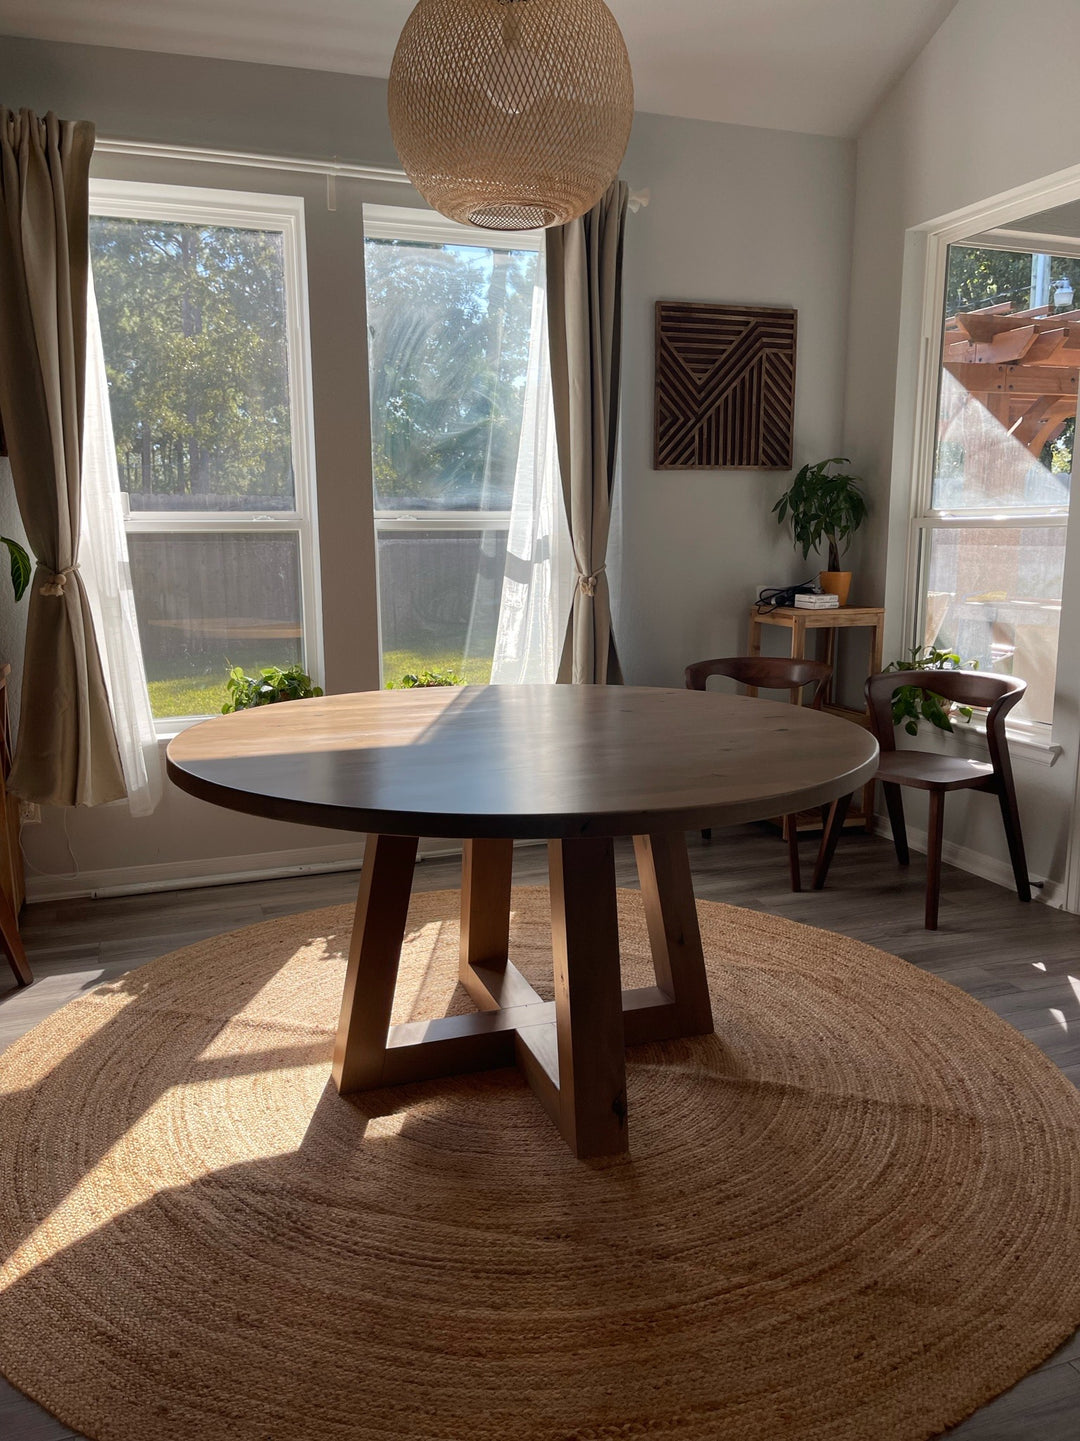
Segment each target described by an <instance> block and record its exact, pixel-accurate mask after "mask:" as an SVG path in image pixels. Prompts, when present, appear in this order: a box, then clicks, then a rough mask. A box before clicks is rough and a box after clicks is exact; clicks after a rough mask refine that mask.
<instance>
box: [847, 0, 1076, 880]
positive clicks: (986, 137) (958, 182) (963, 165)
mask: <svg viewBox="0 0 1080 1441" xmlns="http://www.w3.org/2000/svg"><path fill="white" fill-rule="evenodd" d="M1033 36H1035V37H1046V41H1047V43H1048V44H1050V45H1051V46H1052V49H1053V52H1054V53H1055V54H1057V55H1062V56H1064V55H1071V54H1073V53H1075V52H1076V50H1077V47H1078V46H1080V7H1078V6H1077V5H1076V0H1031V3H1029V4H1027V5H1024V6H1017V5H1015V4H1012V3H1009V0H960V3H959V4H958V5H957V7H956V9H955V10H954V11H953V13H952V14H951V15H950V16H949V18H948V19H947V20H946V21H945V23H944V24H943V25H942V27H941V29H940V30H939V31H938V32H937V34H936V35H935V36H934V37H933V39H932V40H931V41H930V43H929V44H928V45H927V47H926V48H925V50H924V51H923V52H922V54H921V55H920V56H919V57H918V59H917V60H916V61H915V62H914V64H913V65H912V66H911V67H910V68H909V70H908V71H907V73H906V74H905V75H904V76H903V77H902V79H901V80H900V81H899V83H898V84H897V85H896V86H895V87H894V89H893V90H892V92H891V93H890V94H889V95H888V96H887V97H886V98H885V100H884V102H883V103H882V105H881V106H880V107H879V109H878V111H877V113H876V114H875V115H874V116H873V117H872V118H871V120H870V121H869V122H868V123H867V125H866V126H865V127H864V129H863V131H862V133H861V134H860V136H859V141H858V162H857V171H856V205H855V246H854V258H853V266H852V292H851V324H850V337H849V350H848V386H847V405H846V424H845V430H844V450H845V453H848V454H850V455H851V456H852V457H853V459H854V460H855V462H856V463H857V465H858V466H859V467H860V468H861V470H862V473H863V474H865V475H866V476H867V477H868V478H869V480H870V483H871V486H872V491H873V501H874V509H873V515H872V519H871V522H870V524H869V525H868V527H867V529H866V532H865V536H864V540H863V544H862V545H861V546H860V548H859V550H858V551H857V552H856V553H855V559H856V563H857V564H859V563H861V566H862V569H863V570H864V572H865V575H866V579H867V583H868V585H869V588H870V590H871V591H872V592H876V593H878V594H881V595H883V596H884V598H885V603H886V605H887V606H888V609H889V647H890V650H891V651H892V653H893V654H898V653H899V650H900V647H901V645H902V644H904V643H905V639H904V637H903V635H902V633H901V618H902V615H903V612H904V604H905V600H906V596H905V584H906V583H905V556H906V545H907V532H908V515H909V503H910V493H911V492H910V485H911V431H912V419H913V415H914V407H915V394H914V386H913V379H914V366H913V364H912V363H911V357H912V356H914V355H915V354H917V351H918V346H919V343H920V339H919V336H920V328H919V327H920V305H919V299H920V295H919V291H920V288H921V278H922V273H923V271H922V264H921V254H922V249H921V243H920V238H919V236H918V235H917V234H916V233H914V232H913V229H912V228H913V227H918V226H924V225H927V224H928V223H929V222H931V221H935V220H937V219H939V218H942V217H947V216H954V215H955V214H956V212H959V211H962V210H963V209H964V208H965V207H967V206H972V205H976V204H978V203H980V202H984V201H987V200H989V199H992V198H994V197H996V196H1000V195H1003V194H1005V193H1006V192H1008V191H1010V190H1013V189H1015V188H1018V187H1021V186H1024V185H1028V184H1031V183H1032V182H1035V181H1038V180H1039V179H1041V178H1042V177H1048V176H1052V175H1054V174H1055V173H1056V172H1058V171H1062V170H1065V169H1067V168H1069V167H1075V166H1077V165H1078V164H1080V142H1078V139H1077V137H1078V136H1080V87H1077V86H1075V85H1070V84H1066V83H1062V84H1058V83H1046V84H1039V83H1034V82H1033V81H1032V76H1031V73H1030V71H1029V70H1028V69H1027V68H1026V67H1025V63H1024V61H1023V59H1022V57H1023V56H1025V55H1028V54H1030V53H1031V45H1032V37H1033ZM1051 37H1052V38H1051ZM1040 43H1041V42H1040ZM1018 84H1019V85H1020V86H1021V89H1022V92H1023V102H1022V111H1023V122H1022V123H1018V119H1017V111H1016V107H1015V106H1013V105H1010V104H1009V103H1007V102H1006V101H1005V100H1004V97H1005V96H1006V95H1008V94H1010V93H1013V92H1015V90H1016V87H1017V85H1018ZM1044 208H1046V207H1045V202H1044V203H1043V204H1039V205H1032V206H1031V209H1032V210H1041V209H1044ZM1014 223H1017V224H1019V222H1014ZM975 228H976V227H974V226H973V229H975ZM905 280H906V282H907V292H906V294H905ZM898 357H900V358H901V359H903V362H904V363H903V364H900V362H899V360H898ZM1074 530H1075V527H1074ZM1078 558H1080V557H1078V556H1077V547H1076V545H1073V546H1072V563H1071V565H1070V566H1069V568H1068V570H1067V573H1066V604H1065V606H1064V608H1063V622H1062V633H1061V649H1060V653H1059V664H1058V693H1057V699H1056V705H1055V724H1054V739H1055V740H1056V741H1057V742H1059V743H1060V744H1062V745H1063V746H1064V747H1065V753H1064V755H1063V756H1062V757H1061V758H1060V759H1059V760H1058V761H1057V763H1056V764H1055V765H1054V766H1053V767H1052V768H1049V767H1047V766H1046V765H1040V764H1036V763H1034V762H1033V761H1031V760H1025V759H1021V760H1019V761H1018V762H1017V767H1016V769H1017V780H1018V785H1019V788H1020V800H1021V811H1022V815H1023V819H1024V823H1025V832H1026V839H1027V842H1028V850H1029V862H1030V866H1031V870H1032V872H1033V874H1036V875H1039V876H1043V877H1047V878H1049V879H1050V881H1051V882H1053V883H1055V885H1057V886H1060V885H1062V884H1063V883H1064V881H1065V879H1066V871H1067V866H1068V853H1069V849H1070V845H1071V841H1072V830H1073V798H1074V791H1075V783H1076V756H1077V741H1078V737H1080V728H1078V718H1080V627H1078V625H1077V620H1078V618H1080V595H1078V594H1077V591H1078V582H1080V575H1078V570H1080V567H1078V565H1077V560H1078ZM920 743H921V738H920ZM965 753H968V752H965ZM910 809H912V813H913V818H914V822H915V824H917V825H921V824H924V821H923V820H922V812H921V808H920V807H919V806H918V805H917V804H916V805H914V806H912V807H911V808H910ZM946 836H947V839H948V840H949V841H951V842H952V843H953V844H954V845H957V846H961V847H964V848H965V849H966V850H967V851H968V852H970V853H971V854H970V855H969V856H967V857H966V858H965V859H967V861H968V863H970V864H973V865H976V866H980V867H982V868H984V869H987V868H988V869H989V870H990V871H991V872H994V870H995V868H997V869H998V870H1003V869H1004V867H1005V862H1006V852H1005V848H1004V843H1003V841H1002V838H1001V834H1000V824H999V822H998V819H997V816H996V811H995V808H994V806H993V803H992V802H989V801H987V800H986V799H985V798H983V797H978V796H972V797H956V798H954V799H953V800H951V801H950V804H949V807H948V808H947V824H946Z"/></svg>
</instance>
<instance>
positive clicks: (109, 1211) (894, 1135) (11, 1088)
mask: <svg viewBox="0 0 1080 1441" xmlns="http://www.w3.org/2000/svg"><path fill="white" fill-rule="evenodd" d="M456 906H457V896H456V894H455V893H452V892H445V891H444V892H435V893H432V894H427V895H418V896H417V897H416V898H415V902H414V906H413V910H412V914H411V920H410V929H409V933H408V937H407V942H406V946H405V949H404V953H403V959H402V969H401V979H400V982H399V987H398V1000H397V1019H407V1018H409V1017H413V1018H424V1017H431V1016H437V1015H440V1014H445V1013H446V1011H447V1010H448V1009H455V1010H461V1009H468V1008H469V1007H468V1002H467V1000H466V999H465V998H464V996H463V993H462V992H460V991H459V990H458V989H457V988H456V978H455V973H456V961H457V940H458V931H457V921H456V918H455V913H456ZM620 907H621V912H622V926H621V930H622V937H623V945H624V952H625V963H624V965H625V971H626V980H627V983H629V984H645V983H649V982H650V981H651V974H650V970H649V963H648V960H647V957H648V941H647V936H646V931H645V925H644V919H643V916H642V913H641V909H640V903H639V900H638V897H637V896H636V894H634V893H631V892H624V893H621V895H620ZM699 911H700V916H701V922H702V931H703V935H704V940H705V947H706V953H707V956H708V965H709V974H710V978H711V985H712V992H713V998H714V1008H715V1013H716V1024H717V1034H716V1035H715V1037H707V1038H702V1039H695V1040H683V1041H675V1042H668V1043H665V1044H662V1045H661V1044H656V1045H647V1046H640V1047H635V1048H634V1049H633V1050H632V1051H631V1052H630V1053H629V1056H628V1062H629V1064H628V1072H629V1076H628V1079H629V1104H630V1144H631V1148H632V1154H631V1156H630V1158H629V1159H623V1160H620V1161H617V1162H611V1163H606V1164H599V1163H592V1164H583V1163H580V1162H578V1161H575V1160H574V1159H573V1157H572V1156H571V1155H570V1153H569V1151H568V1150H567V1149H566V1147H565V1146H564V1144H563V1142H562V1141H561V1140H560V1139H559V1137H558V1135H557V1133H556V1132H555V1130H554V1128H553V1127H552V1126H551V1124H550V1122H549V1121H548V1120H547V1118H546V1116H545V1115H544V1113H543V1112H542V1110H541V1108H540V1105H539V1103H538V1102H537V1100H536V1099H535V1098H534V1096H533V1095H532V1093H531V1092H530V1091H529V1089H528V1087H527V1086H526V1084H525V1083H524V1081H523V1080H522V1079H521V1077H520V1076H519V1075H518V1073H517V1072H516V1071H509V1070H503V1071H498V1072H490V1073H488V1074H485V1075H474V1076H466V1077H461V1078H454V1079H451V1080H446V1081H434V1082H428V1083H425V1084H422V1085H420V1084H417V1085H410V1086H405V1087H401V1088H399V1089H394V1090H385V1091H382V1092H379V1093H369V1094H368V1095H366V1096H363V1097H359V1098H351V1099H349V1100H347V1101H346V1100H342V1099H341V1098H339V1097H338V1096H337V1094H336V1092H335V1091H334V1089H333V1086H332V1085H331V1083H330V1081H329V1060H330V1054H331V1047H332V1037H333V1030H334V1026H335V1023H336V1017H337V1011H338V1006H339V1003H340V996H341V988H342V979H343V970H344V960H343V956H344V952H345V950H346V947H347V942H348V935H349V928H350V925H351V911H350V910H349V909H347V908H345V907H335V908H332V909H328V910H321V911H314V912H309V913H306V914H303V915H296V916H289V917H287V918H284V919H281V920H273V921H267V922H264V923H262V924H261V925H256V926H252V927H250V928H248V929H245V930H242V931H237V932H235V933H233V934H231V935H228V936H219V937H217V938H215V939H213V940H208V941H205V942H203V943H201V944H199V945H195V946H189V947H187V948H186V949H184V950H181V951H177V952H175V953H173V954H172V955H169V956H165V957H163V958H162V959H161V960H158V961H155V962H153V963H152V964H151V965H148V966H144V967H142V968H141V969H139V970H137V971H134V972H132V973H131V974H130V975H128V976H127V977H125V978H124V979H122V980H120V981H117V982H115V983H112V984H109V985H105V986H102V987H100V988H99V989H97V990H95V991H93V992H92V993H89V994H87V995H86V996H85V997H84V998H81V999H79V1000H77V1001H75V1002H73V1003H72V1004H70V1005H68V1006H66V1007H64V1008H63V1010H61V1011H59V1012H57V1013H56V1014H55V1015H54V1016H52V1017H51V1018H50V1019H49V1020H47V1021H45V1022H44V1023H43V1024H42V1025H39V1026H38V1027H37V1029H36V1030H34V1031H32V1032H31V1033H30V1034H29V1035H27V1036H26V1037H24V1038H23V1039H22V1040H21V1041H19V1042H18V1043H16V1044H15V1045H14V1046H12V1047H11V1048H10V1049H9V1050H8V1051H7V1052H5V1054H4V1055H3V1056H2V1057H0V1196H2V1198H3V1200H2V1204H0V1257H3V1258H4V1261H3V1265H2V1267H0V1371H3V1373H4V1374H5V1375H6V1376H8V1377H9V1378H10V1380H11V1381H12V1382H13V1383H14V1384H15V1385H16V1386H17V1387H20V1388H21V1389H22V1390H24V1391H26V1392H27V1393H28V1394H29V1395H30V1396H32V1397H34V1398H35V1399H36V1400H37V1401H39V1402H41V1403H42V1404H43V1405H44V1406H46V1407H48V1409H49V1410H51V1411H52V1412H54V1413H55V1414H56V1415H57V1416H59V1417H60V1418H61V1419H62V1420H63V1421H64V1422H66V1423H67V1424H68V1425H69V1426H71V1427H72V1428H74V1429H75V1430H78V1431H81V1432H84V1433H86V1434H87V1435H88V1436H90V1437H93V1438H95V1441H180V1438H183V1441H346V1438H347V1441H389V1438H394V1441H397V1438H402V1441H510V1438H514V1441H634V1438H639V1437H640V1438H647V1441H796V1438H797V1441H826V1438H827V1441H922V1438H927V1437H930V1436H932V1435H934V1434H936V1433H938V1432H939V1431H941V1430H942V1429H943V1428H945V1427H946V1426H947V1425H949V1424H951V1423H954V1422H956V1421H959V1420H960V1419H961V1418H962V1417H963V1416H964V1415H966V1414H967V1413H968V1412H970V1411H971V1410H972V1409H974V1408H975V1407H976V1406H978V1405H980V1404H981V1403H982V1402H984V1401H986V1400H988V1399H989V1398H990V1397H991V1396H993V1395H995V1394H996V1393H997V1392H999V1391H1001V1390H1003V1389H1004V1388H1006V1387H1007V1386H1009V1385H1010V1384H1011V1383H1013V1382H1014V1381H1016V1380H1017V1379H1018V1378H1019V1377H1020V1376H1021V1375H1023V1374H1024V1373H1025V1372H1026V1371H1027V1370H1029V1369H1030V1368H1031V1367H1032V1366H1034V1365H1036V1364H1037V1363H1038V1362H1039V1361H1041V1360H1042V1359H1043V1358H1044V1357H1045V1356H1046V1355H1048V1354H1049V1353H1050V1352H1051V1351H1052V1350H1053V1349H1054V1347H1055V1346H1056V1345H1057V1344H1058V1343H1059V1342H1060V1341H1062V1340H1063V1339H1064V1338H1065V1337H1066V1336H1067V1335H1068V1334H1069V1333H1070V1332H1071V1331H1072V1330H1073V1328H1074V1327H1075V1326H1076V1324H1077V1322H1078V1321H1080V1224H1078V1223H1080V1098H1078V1095H1077V1092H1076V1091H1074V1089H1073V1088H1072V1086H1071V1085H1070V1084H1069V1083H1068V1082H1067V1081H1066V1080H1065V1079H1064V1078H1063V1077H1062V1076H1061V1075H1060V1073H1059V1072H1058V1071H1057V1070H1056V1069H1055V1067H1054V1066H1053V1065H1052V1064H1051V1063H1050V1062H1049V1061H1048V1060H1046V1059H1045V1058H1044V1057H1043V1055H1042V1054H1041V1053H1040V1052H1039V1051H1038V1050H1037V1049H1036V1048H1035V1047H1034V1046H1033V1045H1031V1044H1029V1043H1028V1042H1027V1041H1026V1040H1024V1039H1023V1038H1022V1037H1021V1036H1020V1035H1018V1034H1017V1033H1016V1032H1015V1031H1014V1030H1012V1029H1011V1028H1010V1027H1009V1026H1008V1025H1006V1024H1005V1023H1004V1022H1002V1021H1001V1020H999V1019H998V1018H997V1017H996V1016H994V1015H993V1014H992V1013H991V1012H990V1011H988V1010H986V1009H985V1008H984V1007H982V1006H980V1005H979V1004H978V1003H977V1002H975V1001H973V1000H971V999H970V998H969V997H967V996H965V995H964V994H963V993H962V992H960V991H958V990H956V989H954V988H953V987H951V986H948V985H946V984H944V983H943V982H941V981H938V980H936V979H934V978H932V977H930V976H927V975H925V974H923V973H922V972H921V971H919V970H917V969H916V968H915V967H913V966H910V965H908V964H907V963H905V962H904V961H901V960H898V959H897V958H896V957H894V956H889V955H886V954H884V953H882V952H880V951H876V950H874V949H872V948H871V947H869V946H866V945H863V944H861V943H859V942H856V941H852V940H847V939H844V938H843V937H841V936H837V935H832V934H830V933H828V932H824V931H817V930H812V929H810V928H809V927H806V926H801V925H796V924H794V923H792V922H790V921H785V920H779V919H776V918H774V917H771V916H765V915H758V914H754V913H752V912H749V911H744V910H739V909H735V908H733V907H729V906H722V905H716V904H710V903H702V904H701V905H700V906H699ZM550 943H551V934H550V921H549V910H548V898H547V893H546V891H544V890H542V889H524V890H520V891H515V894H514V928H513V944H514V955H515V959H516V960H517V962H518V964H519V965H520V966H521V968H522V969H523V970H524V971H525V972H526V973H527V974H528V975H529V977H530V979H532V980H533V982H534V984H536V985H537V987H538V989H540V990H541V991H542V992H543V993H544V994H545V995H547V994H550V984H549V983H548V982H546V981H545V978H549V977H550V972H551V961H550Z"/></svg>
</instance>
